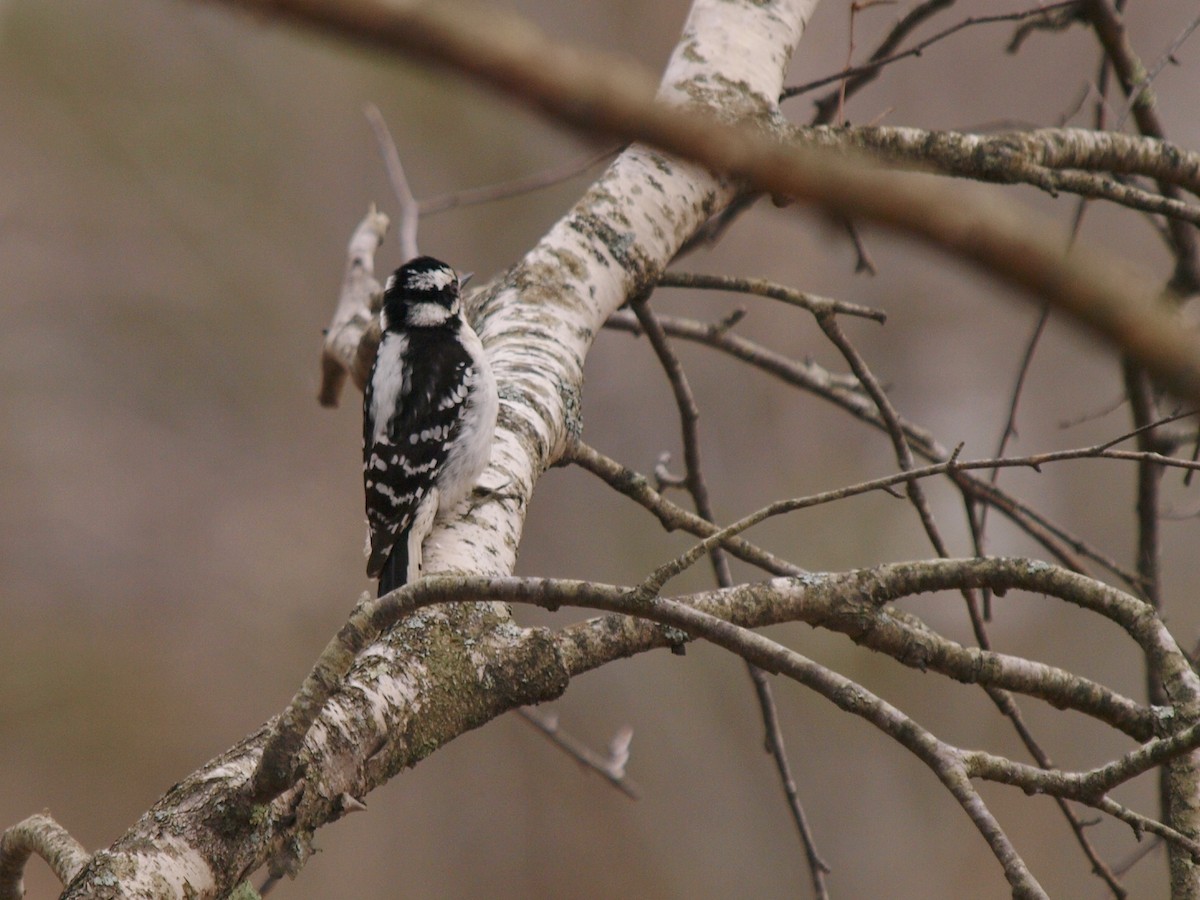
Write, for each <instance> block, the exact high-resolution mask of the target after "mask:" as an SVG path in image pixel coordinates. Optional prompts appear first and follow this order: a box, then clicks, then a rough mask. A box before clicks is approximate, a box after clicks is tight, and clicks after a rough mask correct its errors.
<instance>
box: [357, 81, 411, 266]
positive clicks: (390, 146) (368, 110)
mask: <svg viewBox="0 0 1200 900" xmlns="http://www.w3.org/2000/svg"><path fill="white" fill-rule="evenodd" d="M363 112H364V113H365V114H366V116H367V121H368V122H370V123H371V130H372V131H374V132H375V140H376V141H377V142H378V143H379V155H380V156H382V157H383V164H384V167H385V168H386V169H387V173H388V181H390V182H391V184H392V192H393V193H394V194H395V195H396V202H397V203H399V204H400V216H399V220H400V227H399V228H397V229H396V234H397V237H398V239H399V241H400V256H401V262H408V261H409V260H410V259H416V258H417V256H419V255H420V253H419V251H418V250H417V226H418V225H419V224H420V221H421V209H420V206H419V205H418V204H417V198H416V197H414V196H413V192H412V188H411V187H409V184H408V177H407V176H406V175H405V174H404V165H403V164H402V163H401V162H400V151H399V150H397V149H396V142H395V141H394V140H392V132H391V131H389V130H388V127H387V122H385V121H384V120H383V113H381V112H380V111H379V107H377V106H376V105H375V104H374V103H368V104H367V105H366V106H365V107H363Z"/></svg>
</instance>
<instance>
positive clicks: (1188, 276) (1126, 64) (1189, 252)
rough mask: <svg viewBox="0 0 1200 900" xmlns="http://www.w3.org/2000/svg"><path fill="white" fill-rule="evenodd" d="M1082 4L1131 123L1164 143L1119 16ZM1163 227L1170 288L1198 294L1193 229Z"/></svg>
mask: <svg viewBox="0 0 1200 900" xmlns="http://www.w3.org/2000/svg"><path fill="white" fill-rule="evenodd" d="M1084 2H1085V8H1086V10H1087V15H1088V18H1089V20H1090V21H1091V23H1092V28H1093V30H1094V31H1095V33H1096V37H1097V39H1098V40H1099V41H1100V45H1101V46H1102V47H1103V48H1104V53H1105V55H1106V56H1107V57H1108V58H1109V60H1110V61H1111V62H1112V67H1113V71H1114V72H1115V73H1116V75H1117V81H1118V82H1119V83H1120V85H1121V90H1122V91H1123V92H1124V94H1125V96H1126V97H1127V98H1128V99H1129V100H1130V102H1131V103H1132V114H1133V119H1134V121H1135V122H1136V123H1137V127H1138V131H1140V132H1141V133H1142V134H1144V135H1146V136H1147V137H1156V138H1159V139H1161V140H1166V131H1165V129H1164V128H1163V125H1162V120H1161V119H1159V117H1158V112H1157V110H1156V108H1155V98H1154V92H1153V89H1152V88H1151V87H1150V85H1149V84H1144V85H1143V84H1142V83H1141V82H1142V78H1141V76H1142V74H1143V73H1145V71H1146V70H1145V68H1144V67H1143V65H1142V62H1141V60H1139V59H1138V57H1137V54H1136V53H1134V51H1133V47H1132V45H1131V44H1130V43H1129V37H1128V35H1127V34H1126V33H1125V25H1124V23H1123V22H1122V21H1121V17H1120V14H1119V13H1118V11H1117V9H1116V8H1115V7H1114V6H1113V4H1112V3H1111V2H1110V0H1084ZM1158 189H1159V191H1161V192H1162V195H1163V196H1164V197H1166V198H1168V199H1171V200H1179V199H1180V198H1181V192H1180V190H1179V188H1177V187H1176V186H1175V185H1173V184H1168V183H1165V182H1161V181H1160V182H1159V183H1158ZM1167 227H1168V229H1169V231H1170V234H1171V243H1172V245H1173V249H1174V251H1175V259H1176V264H1175V272H1174V274H1173V275H1172V276H1171V288H1172V289H1173V290H1175V291H1177V292H1178V293H1180V294H1184V295H1186V294H1190V293H1195V292H1196V291H1200V241H1198V240H1197V237H1196V231H1195V229H1194V228H1193V227H1192V226H1190V225H1187V224H1185V223H1183V222H1180V221H1177V220H1176V219H1174V218H1169V219H1167Z"/></svg>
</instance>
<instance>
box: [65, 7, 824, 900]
mask: <svg viewBox="0 0 1200 900" xmlns="http://www.w3.org/2000/svg"><path fill="white" fill-rule="evenodd" d="M815 4H816V0H769V2H765V3H764V2H751V0H738V2H733V3H730V2H717V0H698V2H697V3H696V5H695V7H694V9H693V11H692V13H691V15H690V16H689V18H688V21H687V23H686V25H685V28H684V34H683V36H682V38H681V41H680V43H679V45H678V47H677V49H676V51H675V53H674V55H673V56H672V59H671V61H670V62H669V63H668V66H667V69H666V72H665V75H664V77H663V82H662V88H661V91H660V92H659V96H660V99H661V104H662V106H661V108H669V107H667V106H666V104H672V105H679V104H688V105H691V106H693V107H697V108H699V107H704V108H707V109H708V110H709V111H710V120H711V117H712V116H722V117H724V118H725V119H726V120H727V121H730V120H737V119H741V118H750V119H751V120H753V121H756V122H761V121H762V120H763V119H764V117H766V118H770V115H771V112H772V111H773V110H774V109H775V106H774V104H775V98H776V97H778V94H779V91H780V89H781V87H782V82H783V72H784V68H785V66H786V64H787V62H788V60H789V58H790V56H791V53H792V51H793V49H794V47H795V45H796V43H797V42H798V40H799V38H800V35H801V33H802V31H803V26H804V23H805V21H806V20H807V18H808V16H809V15H810V14H811V12H812V9H813V8H814V6H815ZM239 5H241V6H243V7H247V8H255V9H258V10H259V11H261V12H265V13H266V14H267V15H268V16H275V15H280V16H285V15H286V16H291V17H304V18H305V19H306V20H307V21H309V22H311V23H314V24H318V25H320V26H321V27H322V28H325V29H327V30H330V31H333V32H336V33H342V34H346V35H352V36H354V37H356V38H358V39H360V40H365V41H367V42H370V43H373V44H375V45H383V46H387V47H392V48H396V47H404V46H411V47H414V48H417V49H418V52H419V53H420V54H422V55H425V56H428V55H430V54H440V53H455V54H458V55H459V58H460V59H462V60H464V61H465V60H472V61H473V65H475V66H479V67H480V68H481V70H487V71H489V72H491V73H492V74H493V75H494V76H496V77H498V78H500V79H501V80H503V81H506V82H507V83H508V84H509V85H510V87H511V88H512V89H514V90H516V89H520V90H525V89H529V90H533V91H537V90H543V91H544V90H547V89H549V88H552V87H553V84H554V82H555V81H556V80H557V79H559V78H561V77H562V76H563V73H564V68H565V69H567V70H570V71H571V77H572V78H575V77H590V76H591V75H592V74H594V68H588V67H584V69H582V70H580V69H578V67H577V66H576V65H575V64H576V63H577V61H578V60H577V57H576V55H575V54H574V53H572V52H570V51H566V50H562V49H560V48H558V47H555V46H554V45H552V44H550V43H549V42H547V41H545V40H544V39H543V38H541V36H540V35H537V34H536V33H533V32H531V31H530V30H528V29H526V28H524V27H523V26H520V25H519V24H514V22H513V21H512V20H509V19H501V20H499V21H498V20H497V18H496V16H495V15H493V14H492V13H490V12H489V13H485V14H480V13H479V11H478V10H465V9H464V8H463V7H460V6H458V5H455V6H453V7H450V6H444V5H438V4H423V5H419V6H416V7H414V6H412V5H411V4H410V5H408V6H405V5H404V4H395V5H384V4H377V3H367V2H339V3H329V2H326V3H318V2H300V3H289V2H285V3H279V4H276V3H242V4H239ZM464 28H465V29H466V31H465V32H464V31H463V30H462V29H464ZM633 81H634V82H636V83H637V85H638V87H637V88H636V89H635V93H636V91H638V90H641V89H642V88H645V89H646V96H645V97H644V98H643V99H644V100H645V101H646V102H649V103H651V104H652V105H653V102H652V101H653V99H654V94H655V91H654V88H653V85H652V84H651V85H649V86H648V87H647V86H646V85H645V84H643V83H642V82H641V81H640V79H636V78H635V79H633ZM630 83H632V82H630V80H629V75H628V73H627V71H626V70H624V69H622V68H619V67H618V68H610V69H609V70H608V72H607V74H606V76H605V80H604V81H603V82H602V83H598V84H596V85H595V86H594V90H595V91H596V95H595V96H596V99H597V101H600V100H602V99H603V97H605V96H606V95H607V94H608V93H609V92H614V93H615V95H616V96H628V95H629V92H628V89H627V88H628V85H629V84H630ZM579 86H580V83H577V84H576V87H577V88H578V87H579ZM654 108H656V109H657V108H660V106H657V105H656V106H654ZM581 114H585V115H586V111H583V110H581ZM732 195H733V185H732V183H731V182H729V181H727V180H726V179H723V178H721V177H718V176H716V175H713V174H711V173H710V172H708V171H706V170H704V169H703V168H701V167H699V166H695V165H690V164H684V163H680V162H678V161H676V160H672V159H670V158H668V157H665V156H664V155H663V154H661V153H659V152H657V151H653V150H650V149H648V148H646V147H641V146H635V147H632V148H630V149H629V150H627V151H626V152H624V153H623V154H621V155H620V156H619V157H618V158H617V159H616V160H615V161H614V163H613V164H612V165H611V166H610V167H609V168H608V170H607V171H606V172H605V174H604V175H603V176H602V177H601V178H600V180H599V181H598V182H597V183H596V184H595V185H594V186H593V187H592V188H591V189H590V190H589V191H588V192H587V193H586V194H585V195H584V196H583V197H582V198H581V200H580V201H579V202H578V203H577V204H576V206H575V207H574V208H573V209H572V210H571V211H570V212H569V213H568V214H567V215H566V216H565V217H564V218H563V219H562V220H561V221H560V222H559V223H558V224H557V225H555V226H554V227H553V228H552V229H551V231H550V232H549V233H548V234H547V235H546V236H545V237H544V238H543V239H542V240H541V241H540V242H539V243H538V245H537V246H535V247H534V248H533V249H532V250H531V251H530V253H529V254H527V255H526V257H525V258H524V259H523V260H522V261H521V262H519V263H518V264H517V265H515V266H514V267H513V268H511V269H510V270H509V271H508V272H506V273H504V274H502V275H501V276H500V277H498V278H497V279H495V280H494V281H493V283H492V284H491V285H490V286H488V287H487V288H486V289H485V290H483V291H480V292H477V293H476V294H475V295H474V296H473V297H472V298H470V300H471V301H472V305H473V310H472V312H473V313H474V319H475V322H476V324H477V325H478V328H477V330H478V331H479V332H480V335H481V337H482V338H483V340H484V343H485V346H486V347H487V349H488V353H489V356H490V358H491V361H492V367H493V370H494V372H495V374H496V378H497V381H498V382H499V385H500V397H501V410H500V417H499V422H498V428H497V434H496V440H495V444H494V448H493V453H492V459H491V465H490V467H489V469H488V470H487V471H486V472H485V474H484V476H483V479H482V482H483V484H485V485H496V486H498V485H500V484H503V485H504V490H503V494H502V495H500V494H497V495H495V496H493V497H491V498H489V499H488V500H487V501H485V502H483V503H479V504H477V505H475V506H474V507H472V508H470V509H469V510H468V509H466V507H467V506H468V505H469V504H468V503H466V502H464V507H463V508H462V509H460V511H459V512H460V516H459V518H458V519H456V520H455V521H453V522H450V523H447V524H446V525H445V526H444V527H440V528H438V529H437V530H435V532H434V533H433V534H432V535H431V536H430V538H429V539H428V541H427V542H426V546H425V562H426V568H427V571H429V572H430V573H452V572H472V573H479V574H490V575H497V574H504V573H507V572H508V571H510V570H511V568H512V565H513V562H514V560H515V557H516V548H517V543H518V541H519V539H520V534H521V528H522V525H523V520H524V509H525V505H526V503H527V502H528V498H529V496H530V494H531V492H532V489H533V485H534V483H535V481H536V479H537V478H538V476H539V475H540V474H541V472H542V471H543V470H544V469H545V468H546V467H547V466H548V465H550V464H551V463H552V462H553V461H555V460H556V459H557V458H558V457H559V456H560V455H561V453H562V450H563V448H564V447H565V446H566V444H567V442H568V441H569V440H570V439H571V437H572V436H574V435H577V434H578V432H579V429H580V424H579V411H580V404H579V392H580V386H581V383H582V367H583V360H584V357H585V356H586V353H587V350H588V348H589V346H590V344H591V341H592V339H593V338H594V336H595V334H596V333H597V332H598V331H599V329H600V327H601V326H602V325H603V322H604V320H605V319H606V318H607V316H608V315H609V313H611V312H612V311H613V310H614V309H616V308H617V306H619V305H620V304H621V303H623V302H624V301H625V300H626V299H627V298H628V297H629V296H631V295H633V294H636V293H638V292H639V291H641V290H643V289H644V288H645V287H647V286H649V285H651V284H653V282H654V281H655V279H656V278H657V276H658V273H659V272H661V271H662V269H663V268H665V266H666V264H667V263H668V262H669V260H670V259H671V258H672V257H673V256H674V254H675V252H676V251H677V250H678V248H679V246H680V245H681V244H682V242H683V241H684V240H685V239H686V238H687V237H688V236H689V235H690V234H691V233H692V232H693V231H694V230H695V229H696V228H697V227H699V225H700V224H701V223H702V222H703V221H704V220H705V219H707V218H708V216H709V215H710V214H711V213H712V212H713V211H714V210H715V209H718V208H720V207H721V206H722V205H723V204H725V203H727V202H728V200H729V199H730V198H731V197H732ZM367 230H370V228H368V229H367ZM376 243H377V241H376ZM371 249H372V252H373V249H374V248H373V247H372V248H371ZM351 256H352V257H353V258H354V259H356V260H365V259H366V256H365V255H361V254H360V255H356V253H355V251H354V250H352V253H351ZM351 267H352V268H353V269H354V270H355V271H356V272H358V273H359V274H358V275H355V276H354V277H355V278H356V279H359V280H361V281H364V282H365V281H366V278H365V277H362V278H360V275H361V276H368V277H369V276H370V272H369V270H368V269H367V267H366V265H364V264H362V263H352V266H351ZM347 280H348V281H349V280H351V279H350V275H349V274H348V276H347ZM366 286H367V287H368V288H369V287H370V284H369V282H367V284H366ZM371 293H372V292H371V291H370V290H365V291H364V290H359V289H355V291H354V297H353V298H352V300H351V301H350V302H349V303H348V305H347V307H346V310H345V313H346V314H345V316H341V313H342V311H343V308H342V305H341V304H339V314H338V316H335V318H337V319H339V321H345V322H347V323H353V327H355V328H358V327H360V326H362V323H363V322H369V321H370V299H369V298H370V295H371ZM343 297H345V292H344V293H343ZM333 331H334V330H333V329H331V333H332V332H333ZM362 334H366V335H367V339H366V340H362V339H361V337H362ZM359 337H360V340H359V341H358V343H357V345H356V346H354V352H353V355H351V354H350V353H349V350H350V349H351V346H352V344H353V341H351V340H346V341H344V342H340V341H339V342H338V343H337V346H336V350H335V351H333V352H327V353H326V356H325V359H326V360H327V361H329V362H330V364H333V365H341V366H342V367H343V368H344V369H349V370H351V371H354V370H355V367H356V366H359V367H360V369H361V363H362V361H363V360H364V358H365V359H366V360H367V362H368V363H369V359H370V355H371V354H372V353H373V344H372V342H371V340H370V330H369V327H366V326H362V328H361V331H360V334H359ZM327 351H328V345H327ZM364 354H365V356H364ZM333 380H336V379H333ZM327 383H329V382H328V380H327ZM322 394H323V397H325V396H328V394H332V395H333V396H336V390H331V391H330V392H328V394H327V392H325V391H323V392H322ZM478 599H481V600H487V599H490V598H486V597H480V598H478ZM347 627H350V626H347ZM377 633H378V630H375V631H372V632H371V634H372V635H374V634H377ZM370 639H372V638H371V637H368V640H370ZM347 665H348V668H347V669H346V671H345V676H344V678H338V677H337V674H339V673H340V672H341V670H342V669H343V668H344V667H345V666H347ZM326 672H327V674H329V675H330V678H331V679H333V680H334V681H336V684H333V683H332V682H325V683H324V684H322V685H321V689H320V690H318V691H316V692H312V693H309V694H303V692H302V693H301V694H298V698H299V704H300V705H299V706H297V705H295V704H294V705H293V706H292V707H290V708H289V711H288V714H287V716H285V717H284V718H283V719H282V720H280V721H279V722H273V723H270V724H269V725H268V726H266V727H264V728H263V729H261V730H260V731H258V732H256V733H255V734H252V735H250V736H249V737H247V738H246V739H245V740H243V741H242V742H240V743H239V744H238V745H236V746H234V747H232V748H230V749H229V750H228V751H227V752H226V753H224V754H222V755H221V756H220V757H218V758H217V759H215V760H213V761H212V762H211V763H209V764H208V765H207V766H205V767H204V768H203V769H202V770H200V771H199V772H197V773H195V774H194V775H192V776H191V777H189V778H186V779H184V780H183V781H181V782H180V784H179V785H177V786H176V787H175V788H174V789H173V790H172V791H171V792H170V793H168V794H167V795H166V796H165V797H163V798H162V799H161V800H160V801H159V802H158V803H157V804H156V805H155V806H154V808H153V809H152V810H150V811H149V812H147V813H146V814H145V815H144V816H143V817H142V819H141V820H139V822H138V823H136V824H135V826H134V827H133V828H132V829H130V831H129V832H127V833H126V834H125V835H124V836H122V837H121V838H120V839H119V840H117V841H116V843H114V844H113V845H112V846H111V847H110V848H108V849H107V850H105V851H101V852H100V853H98V854H96V855H95V857H94V858H93V860H92V862H91V864H90V865H89V866H88V867H87V868H86V869H85V871H84V873H83V874H82V875H81V876H80V877H79V878H78V879H76V882H75V884H73V885H72V887H71V889H70V890H69V891H68V893H67V896H68V897H85V896H90V895H91V893H92V892H93V891H94V890H95V889H96V888H97V886H98V885H105V886H106V889H108V890H109V891H110V894H111V896H114V897H133V896H138V895H140V894H145V893H147V892H150V893H155V894H156V896H157V895H161V894H162V893H164V891H163V889H162V888H161V886H162V885H171V886H173V891H174V892H175V893H176V894H179V895H182V894H184V893H189V894H190V895H191V896H193V897H211V896H218V895H220V894H223V893H225V892H227V891H228V890H229V889H231V888H232V887H233V886H234V885H235V884H237V883H238V882H239V881H241V880H242V879H243V878H245V877H246V876H247V875H248V874H249V873H251V872H253V871H254V870H256V869H257V868H259V867H261V866H262V865H263V864H264V863H267V862H268V861H269V862H270V864H271V868H272V872H273V874H283V873H288V872H294V871H296V870H297V869H298V868H299V867H300V866H302V865H303V862H304V860H305V859H306V857H307V854H308V853H309V852H310V847H309V839H310V838H311V835H312V833H313V832H314V831H315V830H316V829H317V828H319V827H321V826H322V825H324V824H327V823H329V822H331V821H334V820H336V819H337V818H338V817H340V816H341V815H343V814H345V812H346V811H348V810H351V809H354V808H356V807H357V805H358V804H359V798H361V797H362V796H363V795H364V794H365V793H366V792H368V791H370V790H372V789H373V788H374V787H377V786H378V785H380V784H382V783H384V782H386V781H387V780H388V779H389V778H391V777H392V776H393V775H395V774H396V773H397V772H399V771H400V770H402V769H403V768H405V767H406V766H410V765H413V764H414V763H416V762H417V761H418V760H420V759H421V758H423V757H424V756H426V755H427V754H429V753H431V752H433V750H435V749H437V748H438V747H440V746H441V745H442V744H444V743H446V742H447V741H449V740H451V739H452V738H453V737H454V736H456V735H458V734H461V733H462V732H464V731H466V730H469V729H471V728H474V727H477V726H479V725H481V724H483V723H485V722H487V721H489V720H491V719H493V718H495V717H496V716H497V715H500V714H501V713H503V712H505V711H507V710H508V709H511V708H513V707H515V706H520V705H526V704H530V703H538V702H542V701H545V700H548V699H552V698H554V697H557V696H558V695H560V694H561V693H562V691H563V690H564V689H565V688H566V685H567V679H568V677H569V676H568V675H567V674H566V671H565V669H564V667H563V665H562V662H561V648H560V647H559V645H558V644H557V643H556V642H554V641H552V640H551V639H550V638H549V636H548V634H547V633H546V632H544V631H541V630H536V629H534V630H522V629H517V628H515V627H514V626H513V625H512V623H511V621H510V620H509V616H508V611H507V608H506V607H505V606H503V605H502V604H499V603H486V602H485V603H478V604H475V603H468V604H458V605H455V606H453V607H450V608H430V609H424V610H422V611H421V612H420V613H419V614H418V615H416V616H414V617H413V618H412V619H410V620H408V621H406V622H405V623H404V624H403V625H401V626H399V627H396V628H393V629H391V630H390V631H389V632H388V633H387V634H386V635H384V636H383V637H382V638H381V639H379V640H377V641H375V643H372V644H370V645H369V646H365V648H364V649H363V651H362V652H361V653H359V654H357V655H353V656H349V657H344V658H343V659H341V660H340V661H338V662H337V664H336V665H333V666H332V667H330V668H328V669H327V670H326ZM331 686H332V687H334V688H335V690H334V692H333V693H332V695H331V696H329V697H328V699H327V700H326V701H325V702H320V701H319V699H317V698H319V697H320V695H321V694H322V693H323V691H324V690H325V689H327V688H329V687H331ZM305 703H309V704H310V705H309V706H307V707H305ZM305 726H310V727H305ZM269 741H270V744H271V746H272V748H273V749H272V751H271V753H269V754H266V757H265V758H266V764H265V765H262V766H260V760H262V759H264V748H265V747H266V746H267V744H268V742H269ZM252 781H253V785H252V784H251V783H252ZM266 798H271V799H269V800H268V799H266ZM155 886H158V887H155Z"/></svg>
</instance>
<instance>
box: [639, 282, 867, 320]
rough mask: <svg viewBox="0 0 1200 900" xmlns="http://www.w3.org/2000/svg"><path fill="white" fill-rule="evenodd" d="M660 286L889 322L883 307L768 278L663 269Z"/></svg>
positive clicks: (815, 312) (811, 311) (815, 313)
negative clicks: (766, 299) (745, 296)
mask: <svg viewBox="0 0 1200 900" xmlns="http://www.w3.org/2000/svg"><path fill="white" fill-rule="evenodd" d="M658 286H659V287H666V288H694V289H698V290H710V291H729V292H730V293H737V294H753V295H756V296H759V297H770V298H771V299H772V300H779V301H782V302H783V303H787V304H789V305H791V306H798V307H799V308H801V309H804V310H807V311H808V312H810V313H812V314H813V315H818V314H820V313H821V312H825V311H828V312H833V313H837V314H839V315H843V316H861V317H862V318H864V319H871V320H873V321H875V322H879V323H881V324H882V323H883V322H886V321H887V313H885V312H883V310H879V309H872V308H871V307H869V306H860V305H859V304H857V303H847V302H845V301H844V300H831V299H829V298H827V297H820V296H817V295H816V294H810V293H808V292H807V291H798V290H796V289H795V288H790V287H788V286H787V285H784V284H779V283H778V282H774V281H769V280H768V279H766V278H734V277H731V276H728V275H705V274H698V273H692V272H663V274H662V275H660V276H659V279H658Z"/></svg>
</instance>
